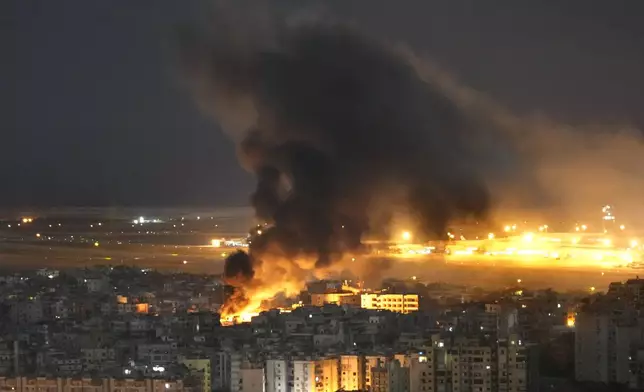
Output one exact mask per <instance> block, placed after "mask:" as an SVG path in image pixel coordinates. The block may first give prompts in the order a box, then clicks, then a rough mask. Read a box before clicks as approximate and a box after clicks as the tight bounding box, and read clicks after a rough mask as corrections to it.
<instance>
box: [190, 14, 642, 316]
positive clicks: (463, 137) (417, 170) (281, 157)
mask: <svg viewBox="0 0 644 392" xmlns="http://www.w3.org/2000/svg"><path fill="white" fill-rule="evenodd" d="M250 24H252V22H249V21H248V20H246V21H245V22H243V21H240V20H232V21H231V20H227V19H226V17H225V15H224V16H223V17H220V18H219V19H218V20H217V21H215V22H214V23H213V24H212V26H211V27H212V31H208V32H205V33H197V32H194V31H193V32H185V31H184V32H183V34H182V60H183V72H184V75H185V76H186V79H187V80H188V82H189V83H190V85H191V87H192V88H193V90H194V92H195V94H196V96H197V97H198V103H199V104H200V106H201V107H202V108H203V109H204V110H205V111H206V112H208V113H210V114H212V115H213V117H214V118H215V119H216V121H217V122H218V123H219V124H220V125H221V126H222V127H223V129H224V130H225V131H226V132H227V133H228V134H229V135H230V136H231V137H232V138H233V139H234V140H235V141H236V142H237V146H238V155H239V158H240V161H241V164H242V165H243V166H244V167H245V168H246V169H248V170H249V171H251V172H252V173H254V174H255V176H256V178H257V186H256V190H255V192H254V194H253V195H252V197H251V202H252V205H253V207H254V208H255V212H256V215H257V218H258V220H259V221H262V222H267V223H268V225H267V226H266V227H263V228H262V230H261V235H256V236H255V237H254V238H253V241H252V243H251V246H250V248H249V252H248V253H245V252H238V253H235V254H233V255H231V256H230V257H229V258H228V259H227V260H226V263H225V270H224V274H225V276H226V279H227V281H228V282H229V283H230V284H232V285H234V286H236V287H238V288H240V290H239V291H237V292H236V294H235V296H234V298H233V299H232V300H231V301H230V302H229V303H228V304H227V308H226V309H224V313H234V312H237V311H239V310H240V309H241V308H253V307H255V308H256V307H257V306H258V305H259V303H260V301H262V300H265V299H270V298H271V297H272V296H274V295H275V294H276V293H278V292H284V293H286V294H296V293H297V292H298V291H299V289H301V287H302V286H303V284H304V280H305V279H309V278H312V277H320V276H323V275H324V274H325V273H327V272H328V271H330V270H333V269H334V268H335V269H342V268H343V266H342V264H344V265H345V266H346V263H338V261H340V260H343V257H344V260H346V258H347V256H348V255H352V254H354V253H359V252H360V250H361V247H362V245H361V240H362V239H363V237H364V236H365V235H366V234H371V233H374V232H380V231H381V230H382V228H387V227H389V225H390V224H391V223H392V220H393V219H396V217H397V216H398V215H400V214H401V213H402V214H403V215H405V216H406V220H407V221H412V222H413V226H412V227H409V228H410V229H412V230H414V236H415V239H416V240H420V241H422V240H424V239H431V238H436V239H437V238H442V237H443V236H444V235H445V234H446V231H447V230H446V229H447V226H448V224H449V223H450V222H452V221H456V220H463V219H468V218H471V219H476V220H485V219H487V218H489V217H490V215H491V214H493V215H494V216H495V217H496V216H497V215H501V214H499V211H500V210H502V209H509V208H512V209H514V210H523V211H525V210H534V209H537V208H538V209H546V208H551V207H554V209H555V210H556V211H558V212H561V211H564V210H565V211H572V212H573V215H574V214H578V213H580V212H582V211H581V209H583V210H584V212H587V211H591V210H592V209H593V208H598V206H600V205H601V204H602V203H607V202H611V203H614V204H617V205H619V201H617V200H616V198H615V192H613V190H611V189H609V188H608V187H604V186H603V185H602V183H604V184H606V183H608V184H611V185H612V186H613V189H620V190H622V189H623V190H624V194H622V195H621V196H622V199H623V201H624V205H629V207H634V205H635V204H634V203H635V199H633V198H632V197H631V198H628V197H626V198H625V197H624V195H625V194H626V191H628V194H629V195H633V193H632V192H631V191H633V190H634V189H644V187H642V186H641V185H642V181H641V180H639V181H638V180H636V178H637V177H636V176H637V174H636V173H635V172H633V170H632V169H633V168H634V167H635V166H633V163H638V162H640V161H642V160H644V154H638V153H641V152H644V151H643V150H644V148H642V143H641V141H640V140H639V139H637V138H636V137H635V136H632V135H631V136H624V134H620V135H622V136H619V135H618V137H615V136H614V135H612V134H607V133H606V132H603V131H602V132H598V133H589V132H586V131H583V130H579V129H575V128H571V127H564V126H561V125H559V124H556V123H554V122H550V121H546V120H543V119H538V120H534V119H525V118H519V117H516V116H514V115H513V114H512V113H509V112H508V111H506V110H504V109H503V108H501V107H500V106H498V105H496V104H495V103H494V102H492V101H491V100H489V99H487V98H486V97H484V96H482V95H480V94H478V93H476V92H474V91H472V90H469V89H467V88H464V87H462V86H459V85H458V84H456V83H453V81H452V80H451V79H450V78H449V77H446V76H445V75H443V74H441V73H440V72H438V71H437V70H436V69H432V67H429V66H428V64H427V63H426V62H423V61H421V60H419V59H418V58H417V57H415V56H414V55H413V54H411V53H409V52H408V51H404V50H401V49H400V48H397V47H393V46H391V45H389V44H387V43H383V42H379V41H377V40H374V39H372V38H370V37H368V36H365V35H363V34H361V33H360V32H359V31H356V30H355V29H353V28H350V27H347V26H345V25H337V24H328V23H321V22H319V21H315V20H300V21H296V22H292V21H289V20H286V21H284V20H282V21H278V22H275V21H272V23H269V24H266V25H262V28H258V27H257V26H256V25H253V26H251V27H249V25H250ZM267 26H268V27H267ZM620 151H628V153H629V155H628V156H629V158H626V157H623V156H622V157H621V158H620V157H619V156H618V155H619V152H620ZM600 156H601V157H602V160H597V159H594V157H600ZM633 160H635V162H634V161H633ZM641 163H644V162H641ZM622 164H626V165H630V169H631V170H630V171H629V170H628V168H624V167H622V166H623V165H622ZM640 166H641V167H644V165H640ZM640 166H638V167H640ZM625 173H628V174H625ZM596 175H598V176H600V178H599V179H598V178H596V177H595V176H596ZM643 178H644V177H643ZM582 192H583V194H582ZM492 201H494V203H492ZM367 268H368V267H367Z"/></svg>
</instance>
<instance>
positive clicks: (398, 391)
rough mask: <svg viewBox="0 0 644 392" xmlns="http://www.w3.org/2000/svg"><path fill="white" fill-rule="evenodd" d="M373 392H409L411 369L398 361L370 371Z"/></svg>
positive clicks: (386, 363) (381, 365) (384, 363)
mask: <svg viewBox="0 0 644 392" xmlns="http://www.w3.org/2000/svg"><path fill="white" fill-rule="evenodd" d="M368 373H370V380H371V386H370V390H371V391H372V392H409V368H406V367H402V366H401V365H400V362H399V361H398V360H395V359H394V360H392V361H387V362H383V363H381V364H380V365H379V366H376V367H373V368H371V369H370V371H368Z"/></svg>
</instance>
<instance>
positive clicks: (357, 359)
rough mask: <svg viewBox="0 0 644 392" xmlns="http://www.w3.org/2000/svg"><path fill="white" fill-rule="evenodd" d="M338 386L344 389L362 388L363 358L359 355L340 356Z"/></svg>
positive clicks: (356, 389)
mask: <svg viewBox="0 0 644 392" xmlns="http://www.w3.org/2000/svg"><path fill="white" fill-rule="evenodd" d="M340 372H341V373H340V388H341V389H343V390H345V391H360V390H363V389H364V385H365V382H364V378H365V360H364V357H363V356H361V355H341V356H340Z"/></svg>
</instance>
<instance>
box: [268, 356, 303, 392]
mask: <svg viewBox="0 0 644 392" xmlns="http://www.w3.org/2000/svg"><path fill="white" fill-rule="evenodd" d="M265 369H266V392H290V388H289V384H288V382H289V367H288V361H286V360H284V359H268V360H266V366H265ZM300 392H302V391H300Z"/></svg>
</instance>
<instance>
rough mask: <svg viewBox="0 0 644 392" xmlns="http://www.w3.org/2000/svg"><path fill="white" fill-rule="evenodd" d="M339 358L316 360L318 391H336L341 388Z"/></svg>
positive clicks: (316, 384)
mask: <svg viewBox="0 0 644 392" xmlns="http://www.w3.org/2000/svg"><path fill="white" fill-rule="evenodd" d="M338 362H339V361H338V358H325V359H319V360H317V361H316V362H315V386H316V392H336V391H337V390H338V389H340V379H339V373H340V372H339V366H338V365H339V363H338Z"/></svg>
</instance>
